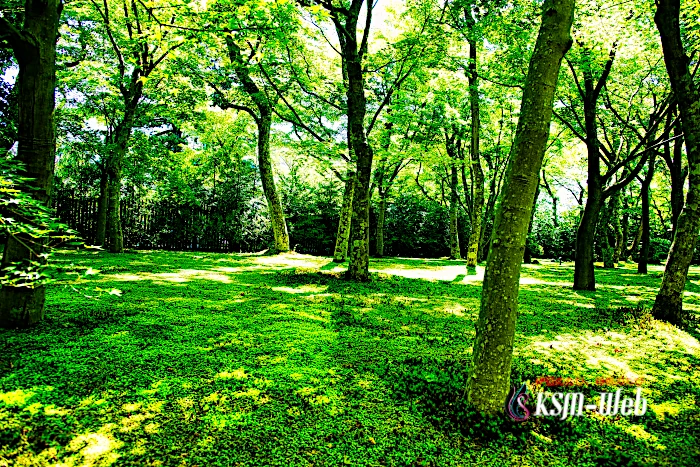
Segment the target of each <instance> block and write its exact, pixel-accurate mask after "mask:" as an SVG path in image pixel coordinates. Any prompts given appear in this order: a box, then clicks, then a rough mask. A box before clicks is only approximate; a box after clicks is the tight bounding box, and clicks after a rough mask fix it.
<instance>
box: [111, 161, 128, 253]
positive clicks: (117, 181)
mask: <svg viewBox="0 0 700 467" xmlns="http://www.w3.org/2000/svg"><path fill="white" fill-rule="evenodd" d="M121 186H122V170H121V167H118V168H117V167H115V168H112V169H110V177H109V183H108V193H109V203H108V205H107V206H108V208H107V225H108V227H109V228H108V231H107V232H108V238H109V251H110V252H112V253H121V252H123V251H124V232H123V231H122V219H121Z"/></svg>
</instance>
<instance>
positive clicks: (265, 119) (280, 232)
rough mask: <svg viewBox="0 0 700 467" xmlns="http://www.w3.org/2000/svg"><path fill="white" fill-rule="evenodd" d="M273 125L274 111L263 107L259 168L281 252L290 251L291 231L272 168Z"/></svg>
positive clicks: (275, 239) (259, 126)
mask: <svg viewBox="0 0 700 467" xmlns="http://www.w3.org/2000/svg"><path fill="white" fill-rule="evenodd" d="M271 125H272V112H269V113H268V112H263V111H262V109H261V114H260V117H259V120H258V169H259V170H260V181H261V182H262V186H263V192H264V193H265V199H267V209H268V211H269V213H270V222H271V223H272V233H273V235H274V241H275V253H280V252H284V251H289V233H288V231H287V222H286V221H285V218H284V210H283V209H282V202H281V201H280V198H279V195H278V194H277V187H276V186H275V179H274V175H273V170H272V158H271V157H270V127H271Z"/></svg>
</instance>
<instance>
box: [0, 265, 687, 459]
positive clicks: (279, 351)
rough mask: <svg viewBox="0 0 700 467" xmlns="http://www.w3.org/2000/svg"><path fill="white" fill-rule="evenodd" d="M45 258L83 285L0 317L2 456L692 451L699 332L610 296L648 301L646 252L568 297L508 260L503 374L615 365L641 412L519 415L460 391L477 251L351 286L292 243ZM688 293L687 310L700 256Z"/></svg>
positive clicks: (650, 283) (551, 270) (596, 373)
mask: <svg viewBox="0 0 700 467" xmlns="http://www.w3.org/2000/svg"><path fill="white" fill-rule="evenodd" d="M56 259H57V261H58V263H57V264H59V265H60V266H64V267H66V269H67V270H70V269H71V268H70V267H69V265H70V264H73V265H74V267H75V268H77V269H78V270H79V271H81V276H80V279H79V280H76V279H75V278H76V276H74V275H71V274H67V273H61V276H60V277H59V278H60V280H61V281H60V282H59V283H58V284H56V285H53V286H52V287H51V288H50V290H49V291H48V295H47V306H46V319H45V321H44V322H43V323H42V324H40V325H39V326H37V327H34V328H32V329H30V330H22V331H17V330H15V331H0V466H44V465H59V466H106V465H114V466H122V465H134V466H160V465H162V466H189V467H195V466H198V467H208V466H239V465H240V466H272V465H284V466H289V467H291V466H337V465H355V466H384V465H386V466H391V465H394V466H453V465H454V466H458V465H461V466H616V465H638V466H639V465H663V466H697V465H700V343H699V341H698V337H699V335H698V330H697V327H695V326H691V327H690V328H688V329H686V330H680V329H678V328H675V327H672V326H669V325H667V324H664V323H661V322H657V321H654V320H652V319H651V318H650V317H649V316H647V315H645V314H644V313H639V312H637V311H635V310H634V309H627V310H624V309H623V310H617V308H619V307H632V306H635V305H637V304H642V305H645V306H650V305H651V303H652V300H653V298H654V295H655V293H656V291H657V289H658V286H659V284H660V279H661V268H660V267H652V268H651V272H650V274H648V275H646V276H640V275H637V274H636V273H635V269H634V265H627V266H625V265H621V266H620V267H619V268H617V269H615V270H603V269H597V271H596V274H597V280H598V283H599V287H598V290H597V291H596V292H589V293H582V292H575V291H573V290H572V288H571V278H572V276H573V267H572V265H571V264H566V263H565V264H563V265H559V264H558V263H550V262H546V261H543V264H542V265H536V266H529V265H528V266H524V268H523V275H522V281H521V289H520V314H519V319H518V326H517V335H516V341H515V356H514V363H513V375H512V379H513V381H514V382H515V383H520V382H525V381H529V382H530V388H531V390H536V389H537V387H536V386H534V385H533V384H532V383H533V382H534V381H535V380H536V378H537V377H539V376H548V375H549V376H557V377H564V378H567V377H568V378H579V379H580V380H582V381H585V382H588V383H590V385H589V386H584V387H579V388H576V390H580V391H583V392H585V393H586V394H590V395H591V397H592V395H594V394H596V393H597V392H599V391H601V390H606V389H605V388H604V387H602V386H600V385H596V383H595V381H596V379H598V378H611V377H614V378H622V379H624V380H626V381H636V382H637V383H639V384H641V385H642V388H643V394H644V396H645V397H647V399H648V401H649V410H648V411H647V413H646V414H645V415H644V416H641V417H623V416H616V417H602V416H600V415H598V414H595V413H594V412H587V413H586V414H584V415H583V416H581V417H571V418H569V419H566V420H563V421H561V420H555V419H553V418H545V417H531V418H530V419H529V420H527V421H526V422H522V423H517V422H513V421H509V420H507V419H506V418H505V417H502V418H499V419H496V420H494V419H485V418H482V417H481V416H479V415H478V414H475V413H473V411H472V410H470V408H469V407H468V406H467V405H466V403H465V400H464V382H465V380H466V375H467V367H468V363H469V361H470V354H471V347H472V343H473V339H474V323H475V320H476V317H477V314H478V305H479V296H480V292H481V277H482V275H483V267H481V266H480V267H478V268H477V269H476V270H475V271H467V270H466V269H465V265H464V262H461V261H440V260H418V259H383V260H373V261H372V263H371V268H372V270H373V271H375V273H374V275H373V280H372V281H371V282H369V283H363V284H356V283H350V282H347V281H345V280H343V279H342V274H341V272H342V270H343V269H344V267H343V266H338V265H336V264H334V263H332V262H331V261H330V259H328V258H320V257H312V256H304V255H296V254H289V255H283V256H276V257H275V256H258V255H224V254H205V253H199V254H197V253H176V252H130V253H126V254H123V255H119V256H113V255H110V254H107V253H103V252H99V253H85V252H83V253H75V252H65V253H62V254H60V255H58V256H57V257H56ZM96 288H100V289H102V292H98V291H96ZM686 290H687V292H686V297H685V301H686V305H687V307H688V308H689V309H691V310H693V311H694V312H697V311H698V310H700V271H699V270H698V269H697V268H692V270H691V274H690V280H689V283H688V285H687V288H686ZM109 292H112V293H109ZM640 378H641V379H640ZM552 389H554V388H550V390H552ZM608 389H610V388H608ZM613 389H614V388H613ZM633 390H634V388H631V387H626V388H624V391H625V392H629V393H632V392H633Z"/></svg>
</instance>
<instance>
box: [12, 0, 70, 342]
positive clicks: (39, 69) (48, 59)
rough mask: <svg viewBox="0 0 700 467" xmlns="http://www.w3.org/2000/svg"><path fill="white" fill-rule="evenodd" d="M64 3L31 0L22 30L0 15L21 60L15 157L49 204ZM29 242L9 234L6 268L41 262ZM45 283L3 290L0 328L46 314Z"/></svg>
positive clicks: (23, 323) (40, 197)
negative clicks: (28, 246) (59, 28)
mask: <svg viewBox="0 0 700 467" xmlns="http://www.w3.org/2000/svg"><path fill="white" fill-rule="evenodd" d="M59 9H60V3H59V2H58V1H57V0H45V1H42V2H39V1H33V0H27V1H26V2H25V9H24V27H23V29H22V31H21V32H18V31H17V30H16V29H14V28H12V29H10V26H9V24H8V23H7V20H6V19H4V18H2V19H0V28H1V29H2V30H3V32H1V33H0V36H5V38H7V40H8V42H9V43H10V44H11V46H12V48H13V51H14V55H15V58H16V60H17V63H18V65H19V73H18V75H17V84H16V86H17V88H18V104H19V117H18V122H17V129H18V148H17V159H18V160H19V161H20V162H22V163H23V164H24V165H25V167H24V171H23V174H22V175H23V176H26V177H28V178H32V179H33V181H31V182H30V183H31V184H32V186H33V187H34V188H36V190H35V191H33V192H32V194H33V196H34V197H35V198H36V199H38V200H39V201H41V202H42V203H44V204H45V205H47V206H48V205H50V199H51V188H52V184H53V171H54V159H55V152H56V133H55V128H54V107H55V97H54V95H55V89H56V39H57V37H58V20H59V13H60V10H59ZM26 240H29V239H26ZM27 243H28V242H27V241H24V242H23V241H22V238H15V237H9V238H8V239H7V243H6V245H5V251H4V254H3V258H2V267H3V268H4V267H7V266H9V265H10V264H11V263H14V262H25V261H42V259H41V258H40V257H39V256H37V255H39V254H41V253H42V251H41V246H40V245H39V246H38V247H35V248H34V251H32V250H31V249H29V248H27V247H26V246H25V244H27ZM44 297H45V289H44V286H36V287H10V286H3V287H2V289H0V327H5V328H14V327H25V326H29V325H31V324H34V323H36V322H38V321H41V320H42V319H43V317H44Z"/></svg>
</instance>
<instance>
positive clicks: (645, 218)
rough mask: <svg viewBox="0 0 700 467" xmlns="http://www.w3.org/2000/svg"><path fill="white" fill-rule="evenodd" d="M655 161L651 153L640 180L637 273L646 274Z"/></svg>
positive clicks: (654, 155) (654, 156)
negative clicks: (640, 224) (647, 166)
mask: <svg viewBox="0 0 700 467" xmlns="http://www.w3.org/2000/svg"><path fill="white" fill-rule="evenodd" d="M655 162H656V154H652V155H651V158H650V159H649V169H648V171H647V175H646V177H644V180H642V190H641V194H640V196H641V197H642V249H641V251H640V253H639V262H638V263H637V273H639V274H646V273H647V272H648V271H647V264H648V263H649V241H650V239H651V227H650V225H649V218H650V212H649V211H650V208H649V197H650V196H651V181H652V179H653V178H654V168H655V166H654V163H655Z"/></svg>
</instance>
